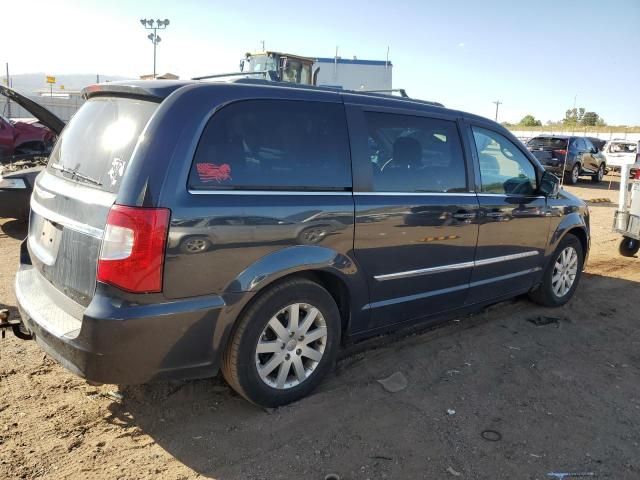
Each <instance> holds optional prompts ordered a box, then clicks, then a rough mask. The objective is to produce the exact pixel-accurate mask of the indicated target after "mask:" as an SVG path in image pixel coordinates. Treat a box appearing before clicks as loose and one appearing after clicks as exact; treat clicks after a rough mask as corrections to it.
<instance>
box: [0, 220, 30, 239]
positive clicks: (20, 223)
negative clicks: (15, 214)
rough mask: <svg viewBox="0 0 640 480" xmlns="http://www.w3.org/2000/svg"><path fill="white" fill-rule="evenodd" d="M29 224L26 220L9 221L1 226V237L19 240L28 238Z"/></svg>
mask: <svg viewBox="0 0 640 480" xmlns="http://www.w3.org/2000/svg"><path fill="white" fill-rule="evenodd" d="M27 228H28V224H27V222H25V221H24V220H7V221H6V222H4V223H3V224H1V225H0V237H2V236H7V237H11V238H15V239H17V240H23V239H25V238H26V237H27Z"/></svg>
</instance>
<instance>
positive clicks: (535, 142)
mask: <svg viewBox="0 0 640 480" xmlns="http://www.w3.org/2000/svg"><path fill="white" fill-rule="evenodd" d="M527 145H528V146H529V147H533V148H558V149H562V148H567V139H566V138H555V137H536V138H532V139H531V140H529V142H528V143H527Z"/></svg>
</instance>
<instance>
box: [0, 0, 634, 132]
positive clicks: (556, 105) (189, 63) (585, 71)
mask: <svg viewBox="0 0 640 480" xmlns="http://www.w3.org/2000/svg"><path fill="white" fill-rule="evenodd" d="M2 3H3V5H2V7H3V8H2V12H3V17H4V18H10V19H11V20H10V21H7V22H3V23H4V24H3V26H2V29H0V65H1V66H2V67H4V63H5V62H8V63H9V66H10V70H11V74H19V73H32V72H45V73H47V74H49V75H56V74H69V73H99V74H102V75H122V76H127V77H131V78H137V77H138V76H139V75H141V74H145V73H151V72H152V70H153V46H152V44H151V42H150V41H149V40H148V39H147V38H146V36H147V34H148V32H147V31H145V30H144V28H143V27H142V25H141V24H140V21H139V20H140V19H141V18H154V19H158V18H160V19H165V18H168V19H169V20H170V22H171V23H170V25H169V26H168V28H167V29H166V30H165V31H164V32H160V36H161V37H162V41H161V43H160V44H159V45H158V60H157V61H158V67H157V69H158V72H162V73H163V72H172V73H176V74H178V75H180V76H181V78H190V77H192V76H196V75H203V74H211V73H220V72H229V71H237V70H238V64H239V60H240V59H241V58H242V57H243V55H244V53H245V52H247V51H252V52H253V51H258V50H260V49H261V48H260V47H261V41H264V42H265V46H266V48H267V49H268V50H276V51H285V52H289V53H296V54H300V55H304V56H310V57H333V55H334V54H335V49H336V47H338V54H339V55H340V56H342V57H343V58H352V57H353V56H354V55H355V56H357V57H358V58H359V59H370V60H384V59H385V57H386V54H387V47H389V51H390V54H389V59H390V60H391V62H392V63H393V86H394V88H405V89H406V90H407V92H408V94H409V95H410V96H412V97H416V98H422V99H425V100H435V101H439V102H442V103H444V104H445V106H447V107H451V108H456V109H460V110H464V111H468V112H472V113H476V114H479V115H483V116H486V117H489V118H493V117H494V115H495V104H493V103H492V102H494V101H496V100H500V101H501V102H502V104H501V105H500V112H499V121H510V122H517V121H519V120H520V119H521V118H522V117H523V116H524V115H526V114H532V115H534V116H535V117H536V118H537V119H540V120H542V121H543V123H544V122H546V121H547V120H560V119H561V118H563V117H564V113H565V111H566V110H567V109H568V108H572V107H573V106H574V99H575V103H576V106H578V107H584V108H586V109H587V110H588V111H595V112H597V113H598V114H599V115H600V116H601V117H603V118H604V120H605V121H606V122H607V123H609V124H627V125H640V0H607V1H604V0H582V1H573V0H551V1H550V0H536V1H529V2H520V1H517V0H510V1H502V0H483V1H475V0H469V1H464V0H458V1H456V0H449V1H444V0H439V1H437V2H435V1H430V0H422V1H420V0H408V1H403V2H398V1H395V2H394V1H391V0H386V1H379V0H368V1H361V0H349V1H345V0H342V1H336V0H319V1H310V0H298V1H291V0H281V1H278V2H269V1H267V0H265V1H257V0H251V1H246V0H234V1H228V0H226V1H218V0H206V1H205V0H179V1H178V0H172V1H165V0H154V1H149V0H142V1H122V0H117V1H115V0H114V1H109V0H100V1H95V0H55V1H51V0H46V1H40V0H30V1H19V0H2ZM21 20H22V21H23V22H24V23H21ZM2 75H3V76H4V68H3V69H2ZM43 82H44V79H43ZM43 86H44V83H43Z"/></svg>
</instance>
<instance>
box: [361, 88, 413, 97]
mask: <svg viewBox="0 0 640 480" xmlns="http://www.w3.org/2000/svg"><path fill="white" fill-rule="evenodd" d="M356 91H357V92H365V93H395V92H398V93H399V94H400V96H401V97H404V98H411V97H409V95H407V91H406V90H405V89H404V88H389V89H384V90H356Z"/></svg>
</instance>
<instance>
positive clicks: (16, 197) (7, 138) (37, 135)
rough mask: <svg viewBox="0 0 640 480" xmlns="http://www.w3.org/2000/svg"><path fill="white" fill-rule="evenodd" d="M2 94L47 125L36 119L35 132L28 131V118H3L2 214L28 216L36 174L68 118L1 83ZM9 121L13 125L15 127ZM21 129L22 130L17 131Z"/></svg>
mask: <svg viewBox="0 0 640 480" xmlns="http://www.w3.org/2000/svg"><path fill="white" fill-rule="evenodd" d="M0 95H3V96H5V97H7V98H9V99H10V100H12V101H13V102H15V103H16V104H18V105H20V106H22V107H23V108H24V109H26V110H27V111H28V112H29V113H30V114H31V115H33V116H34V117H35V118H36V120H37V121H38V122H39V123H38V124H39V125H43V126H39V127H36V126H34V124H33V123H31V124H29V125H30V127H31V129H30V130H29V132H31V133H29V134H28V135H27V134H26V133H25V132H26V130H25V127H20V125H21V124H25V123H24V122H10V121H9V120H7V119H4V118H0V217H5V218H17V219H21V220H26V219H27V218H28V216H29V198H30V197H31V191H32V189H33V185H34V182H35V178H36V176H37V175H38V174H39V173H40V172H41V171H42V169H43V168H44V166H45V165H46V161H47V157H48V155H49V153H50V151H51V147H52V146H53V143H54V142H55V140H56V139H57V136H58V135H60V132H61V131H62V129H63V128H64V122H63V121H62V120H60V119H59V118H58V117H57V116H56V115H54V114H53V113H52V112H50V111H49V110H47V109H46V108H44V107H43V106H42V105H39V104H37V103H36V102H34V101H33V100H30V99H29V98H27V97H25V96H23V95H21V94H19V93H18V92H16V91H15V90H13V89H11V88H7V87H4V86H2V85H0ZM6 125H11V127H12V128H13V130H11V129H10V128H9V127H8V126H6ZM25 125H27V124H25ZM18 130H21V131H22V133H21V134H16V131H18ZM3 145H4V147H6V148H4V147H3Z"/></svg>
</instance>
